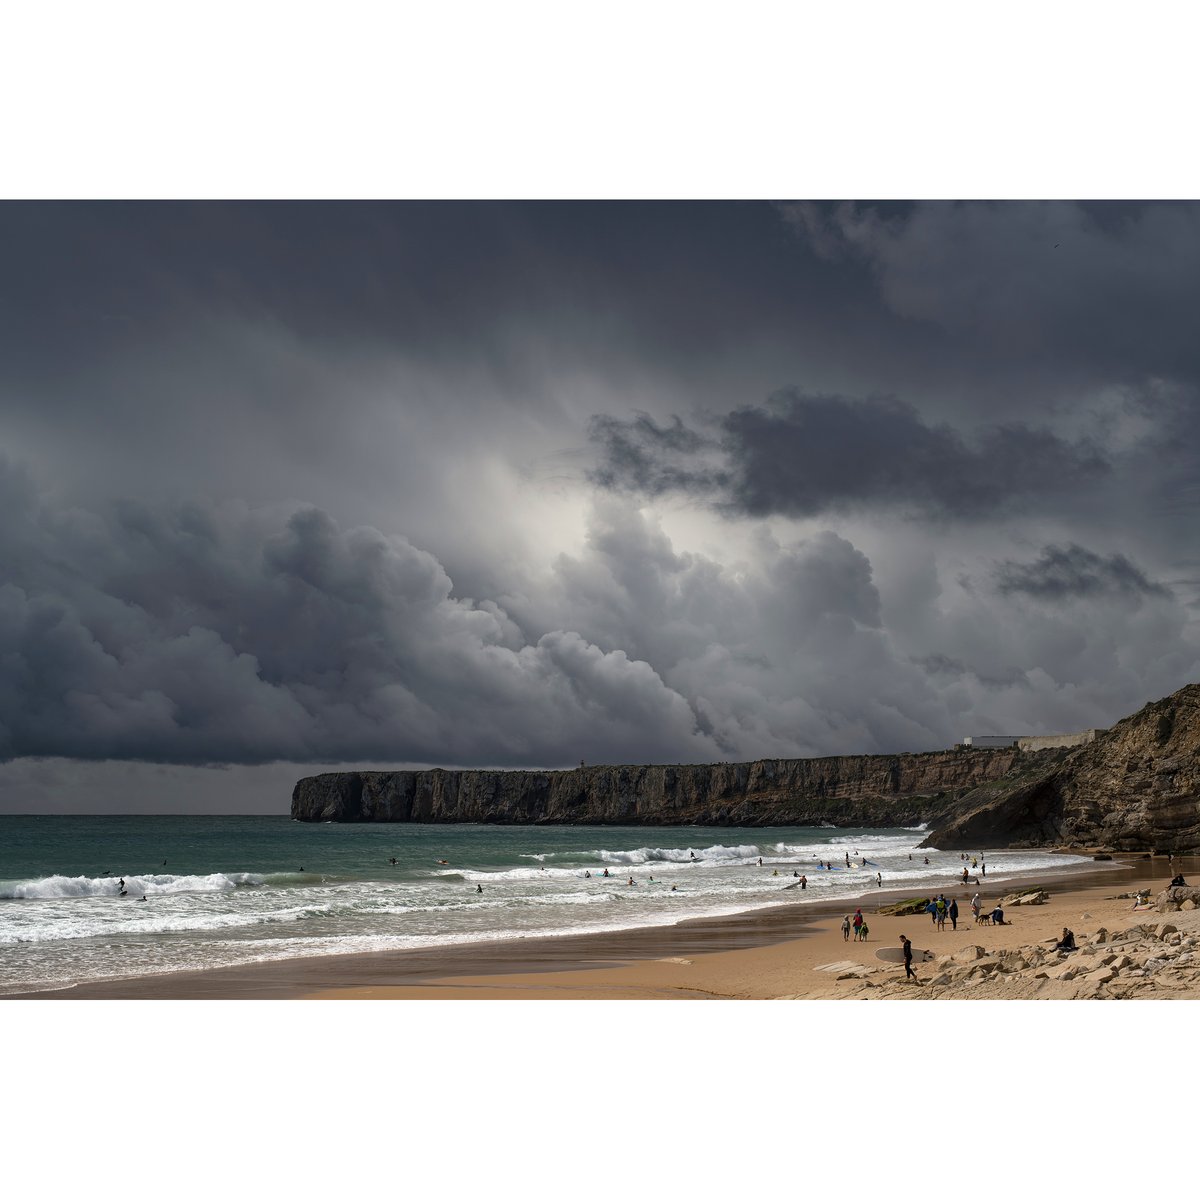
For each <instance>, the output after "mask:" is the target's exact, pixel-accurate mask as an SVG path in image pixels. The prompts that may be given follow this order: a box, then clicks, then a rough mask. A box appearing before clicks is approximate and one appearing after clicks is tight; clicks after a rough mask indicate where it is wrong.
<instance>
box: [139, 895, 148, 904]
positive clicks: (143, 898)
mask: <svg viewBox="0 0 1200 1200" xmlns="http://www.w3.org/2000/svg"><path fill="white" fill-rule="evenodd" d="M145 898H146V897H145V896H143V897H142V900H145ZM142 900H139V901H138V903H139V904H141V902H142Z"/></svg>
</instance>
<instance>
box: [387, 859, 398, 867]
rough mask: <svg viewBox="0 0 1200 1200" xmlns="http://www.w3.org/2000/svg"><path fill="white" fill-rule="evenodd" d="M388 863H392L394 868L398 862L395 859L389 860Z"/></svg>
mask: <svg viewBox="0 0 1200 1200" xmlns="http://www.w3.org/2000/svg"><path fill="white" fill-rule="evenodd" d="M388 862H390V863H391V864H392V866H393V867H394V866H395V865H396V860H395V858H389V859H388Z"/></svg>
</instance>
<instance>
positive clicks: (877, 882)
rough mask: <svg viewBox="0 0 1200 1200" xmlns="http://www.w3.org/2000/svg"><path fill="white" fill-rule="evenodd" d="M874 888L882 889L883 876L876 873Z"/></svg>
mask: <svg viewBox="0 0 1200 1200" xmlns="http://www.w3.org/2000/svg"><path fill="white" fill-rule="evenodd" d="M875 886H876V887H883V876H882V875H881V874H880V873H879V872H878V871H876V872H875Z"/></svg>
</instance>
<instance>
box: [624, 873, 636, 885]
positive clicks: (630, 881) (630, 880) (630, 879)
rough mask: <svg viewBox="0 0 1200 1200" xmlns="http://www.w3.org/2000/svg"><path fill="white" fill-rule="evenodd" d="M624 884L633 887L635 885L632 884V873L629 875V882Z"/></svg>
mask: <svg viewBox="0 0 1200 1200" xmlns="http://www.w3.org/2000/svg"><path fill="white" fill-rule="evenodd" d="M625 886H626V887H635V886H636V885H635V884H634V882H633V876H632V875H630V877H629V882H628V883H627V884H626V885H625Z"/></svg>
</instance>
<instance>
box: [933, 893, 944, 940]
mask: <svg viewBox="0 0 1200 1200" xmlns="http://www.w3.org/2000/svg"><path fill="white" fill-rule="evenodd" d="M933 919H934V924H935V925H936V926H937V929H938V933H942V932H943V931H944V930H945V928H946V897H945V896H943V895H941V894H940V893H939V895H938V898H937V901H936V902H935V904H934V912H933Z"/></svg>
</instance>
